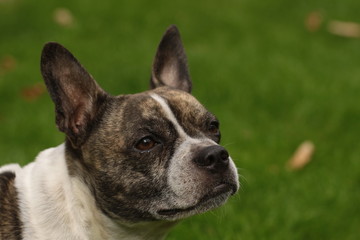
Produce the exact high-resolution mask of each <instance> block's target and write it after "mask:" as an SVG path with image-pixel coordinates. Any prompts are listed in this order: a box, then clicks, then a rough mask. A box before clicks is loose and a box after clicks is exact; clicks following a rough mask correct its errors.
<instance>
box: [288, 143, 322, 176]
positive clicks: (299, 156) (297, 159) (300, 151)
mask: <svg viewBox="0 0 360 240" xmlns="http://www.w3.org/2000/svg"><path fill="white" fill-rule="evenodd" d="M314 150H315V146H314V144H313V143H312V142H311V141H305V142H303V143H302V144H300V146H299V147H298V148H297V149H296V151H295V153H294V155H293V156H292V157H291V159H290V160H289V161H288V162H287V168H288V169H289V170H300V169H302V168H303V167H305V166H306V165H307V164H308V163H309V162H310V161H311V157H312V155H313V153H314Z"/></svg>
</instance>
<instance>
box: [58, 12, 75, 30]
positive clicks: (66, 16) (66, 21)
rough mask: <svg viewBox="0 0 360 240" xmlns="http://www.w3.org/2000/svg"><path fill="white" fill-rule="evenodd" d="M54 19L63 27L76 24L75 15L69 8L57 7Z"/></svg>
mask: <svg viewBox="0 0 360 240" xmlns="http://www.w3.org/2000/svg"><path fill="white" fill-rule="evenodd" d="M53 17H54V21H55V22H56V23H57V24H59V25H60V26H62V27H72V26H73V25H74V22H75V21H74V17H73V15H72V13H71V12H70V10H69V9H67V8H57V9H55V11H54V14H53Z"/></svg>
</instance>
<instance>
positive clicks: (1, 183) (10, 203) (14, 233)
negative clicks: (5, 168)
mask: <svg viewBox="0 0 360 240" xmlns="http://www.w3.org/2000/svg"><path fill="white" fill-rule="evenodd" d="M14 181H15V173H13V172H3V173H1V174H0V239H4V240H5V239H6V240H20V239H22V236H21V227H22V223H21V221H20V219H19V206H18V197H17V191H16V188H15V185H14Z"/></svg>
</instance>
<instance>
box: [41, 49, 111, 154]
mask: <svg viewBox="0 0 360 240" xmlns="http://www.w3.org/2000/svg"><path fill="white" fill-rule="evenodd" d="M41 73H42V76H43V78H44V80H45V84H46V86H47V89H48V91H49V93H50V96H51V98H52V100H53V102H54V103H55V112H56V124H57V126H58V128H59V130H60V131H62V132H64V133H65V134H66V135H67V137H68V139H69V140H70V141H71V143H72V145H73V147H75V148H77V147H79V146H80V145H81V144H82V143H83V142H84V141H85V139H86V137H87V133H88V132H89V129H90V128H91V125H92V122H93V120H94V118H95V116H96V114H97V112H98V111H99V109H100V106H101V103H102V102H103V101H104V100H105V98H106V96H107V94H106V93H105V92H104V91H103V90H102V89H101V88H100V87H99V86H98V85H97V83H96V82H95V80H94V79H93V78H92V77H91V75H90V74H89V73H88V72H87V71H86V70H85V69H84V68H83V67H82V66H81V64H80V63H79V62H78V61H77V60H76V59H75V57H74V56H73V55H72V54H71V53H70V52H69V51H68V50H67V49H65V48H64V47H63V46H61V45H60V44H58V43H47V44H46V45H45V46H44V48H43V51H42V55H41Z"/></svg>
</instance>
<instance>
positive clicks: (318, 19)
mask: <svg viewBox="0 0 360 240" xmlns="http://www.w3.org/2000/svg"><path fill="white" fill-rule="evenodd" d="M323 19H324V18H323V16H322V14H321V13H320V12H319V11H313V12H311V13H309V15H307V17H306V19H305V27H306V29H307V30H308V31H310V32H316V31H318V30H319V28H320V27H321V24H322V23H323V21H324V20H323Z"/></svg>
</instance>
